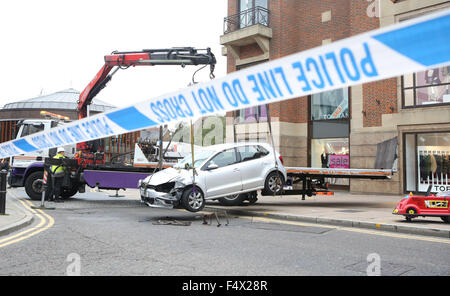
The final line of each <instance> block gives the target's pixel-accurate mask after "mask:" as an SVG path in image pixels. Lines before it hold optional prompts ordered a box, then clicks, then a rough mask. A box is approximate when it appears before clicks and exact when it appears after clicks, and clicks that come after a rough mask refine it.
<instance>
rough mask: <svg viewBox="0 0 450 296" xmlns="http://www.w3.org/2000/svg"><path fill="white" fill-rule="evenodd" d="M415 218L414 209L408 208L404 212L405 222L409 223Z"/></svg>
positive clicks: (415, 212)
mask: <svg viewBox="0 0 450 296" xmlns="http://www.w3.org/2000/svg"><path fill="white" fill-rule="evenodd" d="M416 217H417V211H416V209H414V208H409V209H407V210H406V216H405V218H406V221H408V222H410V221H411V219H412V218H416Z"/></svg>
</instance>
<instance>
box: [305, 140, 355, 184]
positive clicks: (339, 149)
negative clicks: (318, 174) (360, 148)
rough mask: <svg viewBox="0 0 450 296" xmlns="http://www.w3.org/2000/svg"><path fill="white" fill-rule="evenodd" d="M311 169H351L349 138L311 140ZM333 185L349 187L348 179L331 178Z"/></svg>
mask: <svg viewBox="0 0 450 296" xmlns="http://www.w3.org/2000/svg"><path fill="white" fill-rule="evenodd" d="M311 167H314V168H335V169H348V168H350V156H349V143H348V138H332V139H311ZM327 181H328V183H329V184H333V185H348V184H349V181H348V179H340V178H339V179H338V178H330V179H328V180H327Z"/></svg>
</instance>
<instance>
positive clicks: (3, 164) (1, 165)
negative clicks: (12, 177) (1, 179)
mask: <svg viewBox="0 0 450 296" xmlns="http://www.w3.org/2000/svg"><path fill="white" fill-rule="evenodd" d="M8 169H9V163H8V160H7V159H6V158H2V160H1V161H0V171H1V170H8Z"/></svg>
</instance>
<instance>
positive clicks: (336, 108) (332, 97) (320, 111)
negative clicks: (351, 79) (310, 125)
mask: <svg viewBox="0 0 450 296" xmlns="http://www.w3.org/2000/svg"><path fill="white" fill-rule="evenodd" d="M343 118H349V108H348V88H343V89H336V90H332V91H326V92H322V93H318V94H314V95H312V96H311V120H329V119H343Z"/></svg>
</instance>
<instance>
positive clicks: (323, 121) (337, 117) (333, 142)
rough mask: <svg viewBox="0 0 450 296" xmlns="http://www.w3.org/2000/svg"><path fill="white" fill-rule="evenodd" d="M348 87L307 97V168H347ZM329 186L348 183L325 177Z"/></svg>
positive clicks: (348, 162)
mask: <svg viewBox="0 0 450 296" xmlns="http://www.w3.org/2000/svg"><path fill="white" fill-rule="evenodd" d="M348 100H349V96H348V89H347V88H345V89H338V90H333V91H329V92H324V93H320V94H316V95H312V96H311V104H310V106H311V108H310V113H311V116H310V122H309V127H310V129H309V133H308V134H309V143H310V157H309V165H310V167H318V168H345V169H347V168H350V157H349V131H350V130H349V108H348V106H349V104H348ZM327 181H328V183H329V184H330V185H343V186H348V185H349V180H348V179H329V180H327Z"/></svg>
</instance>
